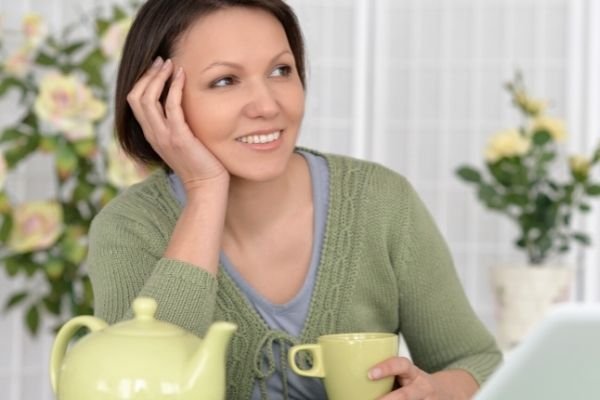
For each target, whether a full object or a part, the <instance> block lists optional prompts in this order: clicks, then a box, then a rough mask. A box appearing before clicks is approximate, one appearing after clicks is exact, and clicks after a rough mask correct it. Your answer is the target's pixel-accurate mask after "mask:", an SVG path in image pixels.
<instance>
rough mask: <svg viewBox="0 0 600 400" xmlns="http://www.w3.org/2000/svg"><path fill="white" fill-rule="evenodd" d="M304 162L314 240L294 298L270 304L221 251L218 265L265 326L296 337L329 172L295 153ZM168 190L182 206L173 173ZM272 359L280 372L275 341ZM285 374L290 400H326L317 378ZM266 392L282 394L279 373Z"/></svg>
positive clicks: (320, 162)
mask: <svg viewBox="0 0 600 400" xmlns="http://www.w3.org/2000/svg"><path fill="white" fill-rule="evenodd" d="M298 153H299V154H301V155H302V156H303V157H304V158H305V159H306V161H307V163H308V166H309V170H310V175H311V181H312V191H313V207H314V236H313V237H314V241H313V247H312V255H311V260H310V266H309V270H308V274H307V275H306V278H305V281H304V284H303V286H302V288H301V289H300V291H299V292H298V293H297V294H296V296H295V297H294V298H293V299H292V300H290V301H289V302H287V303H286V304H273V303H271V302H270V301H268V300H267V299H265V298H264V297H262V296H261V295H260V294H259V293H258V292H257V291H256V290H254V288H253V287H252V286H250V284H248V282H246V280H245V279H244V278H243V277H242V276H241V275H240V274H239V273H238V271H237V269H236V268H235V266H234V265H233V264H232V263H231V262H230V261H229V259H228V258H227V255H226V254H225V253H224V252H222V251H221V255H220V261H221V265H222V266H223V268H224V269H225V271H227V273H228V274H229V275H230V276H231V278H232V279H233V280H234V282H235V283H236V284H237V285H238V286H239V288H240V290H241V291H242V292H243V293H244V295H245V296H246V298H247V299H248V301H249V302H250V304H252V305H253V306H254V308H255V309H256V310H257V312H258V313H259V314H260V316H261V317H262V318H263V319H264V321H265V322H266V324H267V325H268V326H269V327H270V328H271V329H273V330H276V331H283V332H286V333H288V334H290V335H292V336H295V337H299V336H300V334H301V332H302V329H303V327H304V321H305V320H306V316H307V314H308V309H309V305H310V299H311V296H312V291H313V287H314V284H315V281H316V277H317V270H318V267H319V262H320V255H321V248H322V245H323V238H324V233H325V224H326V219H327V208H328V203H329V170H328V167H327V161H326V160H325V158H323V157H321V156H318V155H316V154H313V153H308V152H304V151H302V150H298ZM169 181H170V184H171V188H172V189H173V192H174V193H175V196H176V197H177V199H178V200H179V201H180V202H181V204H182V205H184V204H185V201H186V196H185V190H184V188H183V185H182V183H181V181H180V180H179V178H178V177H177V176H176V175H175V174H170V175H169ZM273 352H274V360H276V364H277V365H276V369H277V371H282V368H281V365H280V360H281V348H280V345H279V342H273ZM285 370H286V371H287V380H288V391H289V396H290V399H292V400H308V399H311V400H317V399H326V395H325V390H324V388H323V384H322V382H321V380H320V379H318V378H305V377H301V376H298V375H296V374H295V373H294V372H293V371H291V370H290V369H289V368H285ZM267 390H268V393H269V394H270V395H272V396H270V397H272V398H278V397H277V395H280V394H281V393H283V382H282V381H281V373H276V374H273V375H271V376H270V377H269V378H267ZM260 398H261V396H260V389H259V385H258V384H255V385H254V391H253V394H252V399H253V400H259V399H260Z"/></svg>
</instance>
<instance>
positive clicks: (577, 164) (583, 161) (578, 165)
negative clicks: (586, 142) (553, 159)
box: [569, 154, 592, 181]
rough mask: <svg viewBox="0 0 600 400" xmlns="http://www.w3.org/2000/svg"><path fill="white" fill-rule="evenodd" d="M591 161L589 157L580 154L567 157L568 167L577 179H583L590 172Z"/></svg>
mask: <svg viewBox="0 0 600 400" xmlns="http://www.w3.org/2000/svg"><path fill="white" fill-rule="evenodd" d="M591 166H592V162H591V160H590V159H589V158H587V157H585V156H582V155H580V154H576V155H573V156H571V157H569V168H570V170H571V174H573V177H574V178H575V179H577V180H582V181H585V180H586V179H587V177H588V175H589V174H590V168H591Z"/></svg>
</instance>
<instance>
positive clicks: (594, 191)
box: [585, 185, 600, 196]
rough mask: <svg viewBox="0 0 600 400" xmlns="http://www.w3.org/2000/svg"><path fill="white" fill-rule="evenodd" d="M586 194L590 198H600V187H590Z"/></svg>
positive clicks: (586, 189) (587, 188)
mask: <svg viewBox="0 0 600 400" xmlns="http://www.w3.org/2000/svg"><path fill="white" fill-rule="evenodd" d="M585 192H586V193H587V194H589V195H590V196H600V185H588V186H587V187H586V188H585Z"/></svg>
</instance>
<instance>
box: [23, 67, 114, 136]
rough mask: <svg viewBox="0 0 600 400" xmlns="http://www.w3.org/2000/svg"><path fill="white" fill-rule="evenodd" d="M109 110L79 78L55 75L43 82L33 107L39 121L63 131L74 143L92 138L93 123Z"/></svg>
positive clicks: (46, 77)
mask: <svg viewBox="0 0 600 400" xmlns="http://www.w3.org/2000/svg"><path fill="white" fill-rule="evenodd" d="M106 108H107V107H106V104H105V103H104V102H103V101H101V100H99V99H97V98H95V97H94V95H93V93H92V91H91V89H90V88H89V87H88V86H86V85H84V84H83V83H81V81H80V80H79V79H78V78H77V77H76V76H74V75H62V74H59V73H56V72H55V73H51V74H48V75H46V76H45V77H44V78H43V79H42V81H41V82H40V92H39V95H38V97H37V99H36V101H35V105H34V109H35V112H36V114H37V115H38V117H39V118H40V119H42V120H44V121H46V122H48V123H49V124H50V125H52V127H53V128H55V129H58V130H60V131H62V132H64V134H65V136H66V137H67V139H69V140H71V141H75V140H81V139H86V138H90V137H92V136H93V135H94V127H93V122H95V121H98V120H99V119H101V118H102V117H103V116H104V115H105V113H106Z"/></svg>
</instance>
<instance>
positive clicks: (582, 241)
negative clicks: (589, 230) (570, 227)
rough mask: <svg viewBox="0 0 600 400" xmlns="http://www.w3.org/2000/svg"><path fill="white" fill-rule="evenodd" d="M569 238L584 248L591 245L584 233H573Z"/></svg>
mask: <svg viewBox="0 0 600 400" xmlns="http://www.w3.org/2000/svg"><path fill="white" fill-rule="evenodd" d="M571 237H572V238H573V239H574V240H575V241H577V242H579V243H580V244H582V245H584V246H589V245H590V244H592V241H591V240H590V237H589V236H588V235H586V234H585V233H579V232H578V233H574V234H573V235H572V236H571Z"/></svg>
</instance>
